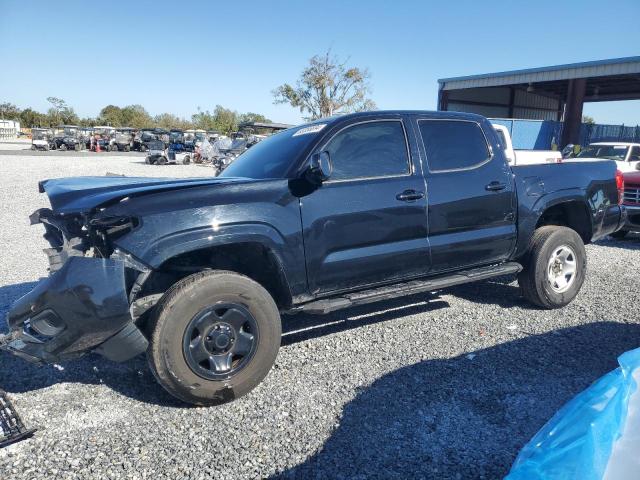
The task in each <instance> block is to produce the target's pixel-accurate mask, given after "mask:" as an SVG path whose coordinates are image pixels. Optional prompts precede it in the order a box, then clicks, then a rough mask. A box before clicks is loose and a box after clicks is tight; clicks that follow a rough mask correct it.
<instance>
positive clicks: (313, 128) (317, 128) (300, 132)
mask: <svg viewBox="0 0 640 480" xmlns="http://www.w3.org/2000/svg"><path fill="white" fill-rule="evenodd" d="M326 126H327V124H326V123H320V124H318V125H310V126H308V127H304V128H301V129H300V130H298V131H297V132H296V133H294V134H293V135H291V136H292V137H297V136H299V135H306V134H307V133H317V132H319V131H320V130H322V129H323V128H324V127H326Z"/></svg>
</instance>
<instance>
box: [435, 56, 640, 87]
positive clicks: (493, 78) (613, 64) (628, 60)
mask: <svg viewBox="0 0 640 480" xmlns="http://www.w3.org/2000/svg"><path fill="white" fill-rule="evenodd" d="M627 74H631V75H633V74H640V57H625V58H613V59H610V60H597V61H593V62H582V63H569V64H566V65H556V66H552V67H540V68H529V69H524V70H512V71H510V72H497V73H484V74H481V75H469V76H466V77H452V78H442V79H440V80H438V83H440V88H441V89H442V90H457V89H460V88H477V87H495V86H499V85H514V84H522V83H530V82H531V83H535V82H550V81H554V80H569V79H572V78H589V77H605V76H611V75H627Z"/></svg>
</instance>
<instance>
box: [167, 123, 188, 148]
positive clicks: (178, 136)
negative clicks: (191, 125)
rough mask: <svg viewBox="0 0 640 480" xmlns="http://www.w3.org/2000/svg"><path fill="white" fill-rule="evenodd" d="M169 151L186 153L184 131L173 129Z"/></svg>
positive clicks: (170, 135)
mask: <svg viewBox="0 0 640 480" xmlns="http://www.w3.org/2000/svg"><path fill="white" fill-rule="evenodd" d="M169 150H173V151H175V152H184V151H186V145H185V140H184V130H180V129H179V128H172V129H171V130H170V131H169Z"/></svg>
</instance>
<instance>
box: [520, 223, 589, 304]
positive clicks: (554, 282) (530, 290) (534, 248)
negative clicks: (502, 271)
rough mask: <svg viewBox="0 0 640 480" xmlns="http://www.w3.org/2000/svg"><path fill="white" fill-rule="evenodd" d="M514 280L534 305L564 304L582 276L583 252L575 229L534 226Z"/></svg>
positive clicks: (583, 270)
mask: <svg viewBox="0 0 640 480" xmlns="http://www.w3.org/2000/svg"><path fill="white" fill-rule="evenodd" d="M523 266H524V269H523V270H522V272H520V274H519V275H518V283H519V284H520V288H521V289H522V293H523V295H524V297H525V298H526V299H527V300H528V301H529V302H531V303H533V304H534V305H537V306H539V307H542V308H547V309H553V308H561V307H564V306H565V305H568V304H569V303H570V302H571V301H572V300H573V299H574V298H575V297H576V295H577V294H578V292H579V291H580V288H581V287H582V284H583V282H584V278H585V272H586V268H587V254H586V251H585V249H584V243H583V242H582V238H580V235H578V233H577V232H576V231H575V230H572V229H570V228H567V227H560V226H544V227H540V228H538V229H536V231H535V232H534V233H533V237H532V239H531V244H530V247H529V252H528V253H527V256H526V258H525V259H524V261H523Z"/></svg>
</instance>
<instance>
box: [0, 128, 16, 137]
mask: <svg viewBox="0 0 640 480" xmlns="http://www.w3.org/2000/svg"><path fill="white" fill-rule="evenodd" d="M17 135H18V131H17V130H16V129H15V128H4V127H0V140H13V139H15V138H16V137H17Z"/></svg>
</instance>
